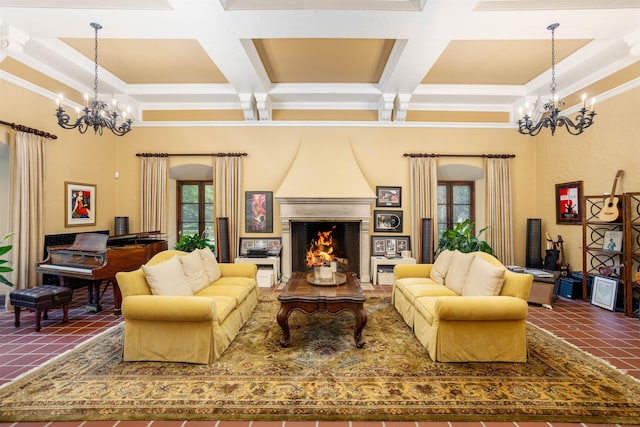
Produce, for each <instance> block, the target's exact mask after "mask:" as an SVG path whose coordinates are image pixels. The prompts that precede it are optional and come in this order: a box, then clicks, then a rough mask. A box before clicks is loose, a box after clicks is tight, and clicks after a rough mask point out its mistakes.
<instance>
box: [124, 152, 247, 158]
mask: <svg viewBox="0 0 640 427" xmlns="http://www.w3.org/2000/svg"><path fill="white" fill-rule="evenodd" d="M246 155H247V153H191V154H190V153H177V154H169V153H137V154H136V156H137V157H199V156H206V157H244V156H246Z"/></svg>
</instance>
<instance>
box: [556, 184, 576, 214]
mask: <svg viewBox="0 0 640 427" xmlns="http://www.w3.org/2000/svg"><path fill="white" fill-rule="evenodd" d="M581 199H582V181H574V182H565V183H563V184H556V224H574V225H580V224H582V207H581V206H580V200H581Z"/></svg>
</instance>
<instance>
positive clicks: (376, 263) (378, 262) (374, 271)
mask: <svg viewBox="0 0 640 427" xmlns="http://www.w3.org/2000/svg"><path fill="white" fill-rule="evenodd" d="M415 263H416V259H415V258H400V257H398V258H387V257H384V256H372V257H371V284H372V285H377V284H378V267H382V266H383V265H398V264H415Z"/></svg>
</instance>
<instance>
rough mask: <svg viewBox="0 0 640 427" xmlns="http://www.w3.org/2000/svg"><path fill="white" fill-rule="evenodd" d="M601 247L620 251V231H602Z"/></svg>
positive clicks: (606, 249)
mask: <svg viewBox="0 0 640 427" xmlns="http://www.w3.org/2000/svg"><path fill="white" fill-rule="evenodd" d="M602 249H604V250H605V251H618V252H620V251H622V231H620V230H607V231H605V233H604V241H603V242H602Z"/></svg>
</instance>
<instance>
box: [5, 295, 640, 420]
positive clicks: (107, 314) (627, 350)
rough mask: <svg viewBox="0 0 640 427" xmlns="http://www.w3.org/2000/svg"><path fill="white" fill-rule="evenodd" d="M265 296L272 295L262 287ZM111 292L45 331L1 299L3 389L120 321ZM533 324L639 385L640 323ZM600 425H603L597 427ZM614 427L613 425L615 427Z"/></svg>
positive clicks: (598, 312) (76, 304)
mask: <svg viewBox="0 0 640 427" xmlns="http://www.w3.org/2000/svg"><path fill="white" fill-rule="evenodd" d="M367 288H371V289H370V290H367V291H366V293H369V294H378V295H380V294H383V295H390V291H391V288H390V287H389V286H375V287H371V286H367ZM261 291H262V292H264V293H267V292H272V291H271V290H270V289H268V288H266V289H265V288H261ZM111 296H112V293H111V290H108V291H107V292H105V294H104V297H103V306H104V309H103V311H101V312H100V313H90V312H87V311H85V309H84V305H85V303H86V299H87V296H86V288H80V289H77V290H75V291H74V297H73V301H72V303H71V306H70V310H69V319H70V322H69V323H67V324H62V323H61V321H62V311H61V310H60V309H56V310H52V311H51V313H50V314H49V320H43V322H42V330H41V331H40V332H35V330H34V325H35V322H34V314H33V313H32V312H29V311H28V310H27V311H24V310H23V313H22V315H21V319H20V320H21V326H20V327H19V328H15V327H14V316H13V313H9V312H7V311H6V310H4V299H3V298H2V297H0V386H1V385H2V384H5V383H8V382H10V381H11V380H13V379H14V378H16V377H18V376H20V375H21V374H23V373H25V372H28V371H29V370H31V369H34V368H36V367H38V366H40V365H41V364H43V363H45V362H46V361H48V360H50V359H52V358H53V357H55V356H57V355H59V354H61V353H63V352H65V351H67V350H69V349H72V348H74V347H76V346H77V345H78V344H80V343H82V342H84V341H85V340H87V339H89V338H91V337H92V336H94V335H95V334H97V333H99V332H101V331H104V330H106V329H108V328H110V327H112V326H114V325H116V324H118V323H120V322H121V321H122V319H121V318H120V317H115V316H114V315H113V299H112V297H111ZM529 321H530V322H532V323H533V324H535V325H537V326H540V327H542V328H544V329H546V330H548V331H550V332H552V333H554V334H555V335H556V336H558V337H560V338H563V339H565V340H567V341H568V342H570V343H572V344H574V345H576V346H578V347H580V348H582V349H583V350H585V351H587V352H589V353H591V354H593V355H595V356H598V357H600V358H602V359H605V360H607V361H609V362H610V363H611V364H613V365H614V366H616V367H617V368H619V369H621V370H624V371H626V372H627V373H628V374H629V375H631V376H633V377H635V378H637V379H639V380H640V320H639V319H638V318H630V317H625V316H624V315H622V313H618V312H616V313H612V312H610V311H607V310H604V309H601V308H599V307H595V306H592V305H591V304H589V303H588V302H585V301H581V300H579V301H576V300H569V299H565V298H558V299H556V300H555V301H554V304H553V309H552V310H550V309H547V308H543V307H540V306H536V305H530V310H529ZM151 425H153V427H174V426H175V427H205V426H210V427H476V426H477V427H505V426H515V427H568V426H573V427H578V426H581V427H585V426H595V425H596V424H568V423H556V424H551V423H546V422H517V423H515V422H483V423H480V422H478V423H474V422H471V423H460V422H450V423H448V422H356V421H353V422H348V421H345V422H325V421H318V422H293V421H286V422H285V421H282V422H280V421H269V422H266V421H265V422H263V421H260V422H258V421H255V422H244V421H207V422H201V421H198V422H196V421H185V422H173V421H135V422H132V421H114V422H110V421H109V422H106V421H99V422H98V421H83V422H64V423H62V422H54V423H27V422H23V423H13V424H12V423H0V427H9V426H12V427H14V426H15V427H40V426H42V427H45V426H47V427H73V426H79V427H111V426H114V427H115V426H117V427H151ZM598 425H599V426H602V424H598ZM612 425H613V424H612ZM637 427H640V426H637Z"/></svg>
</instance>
